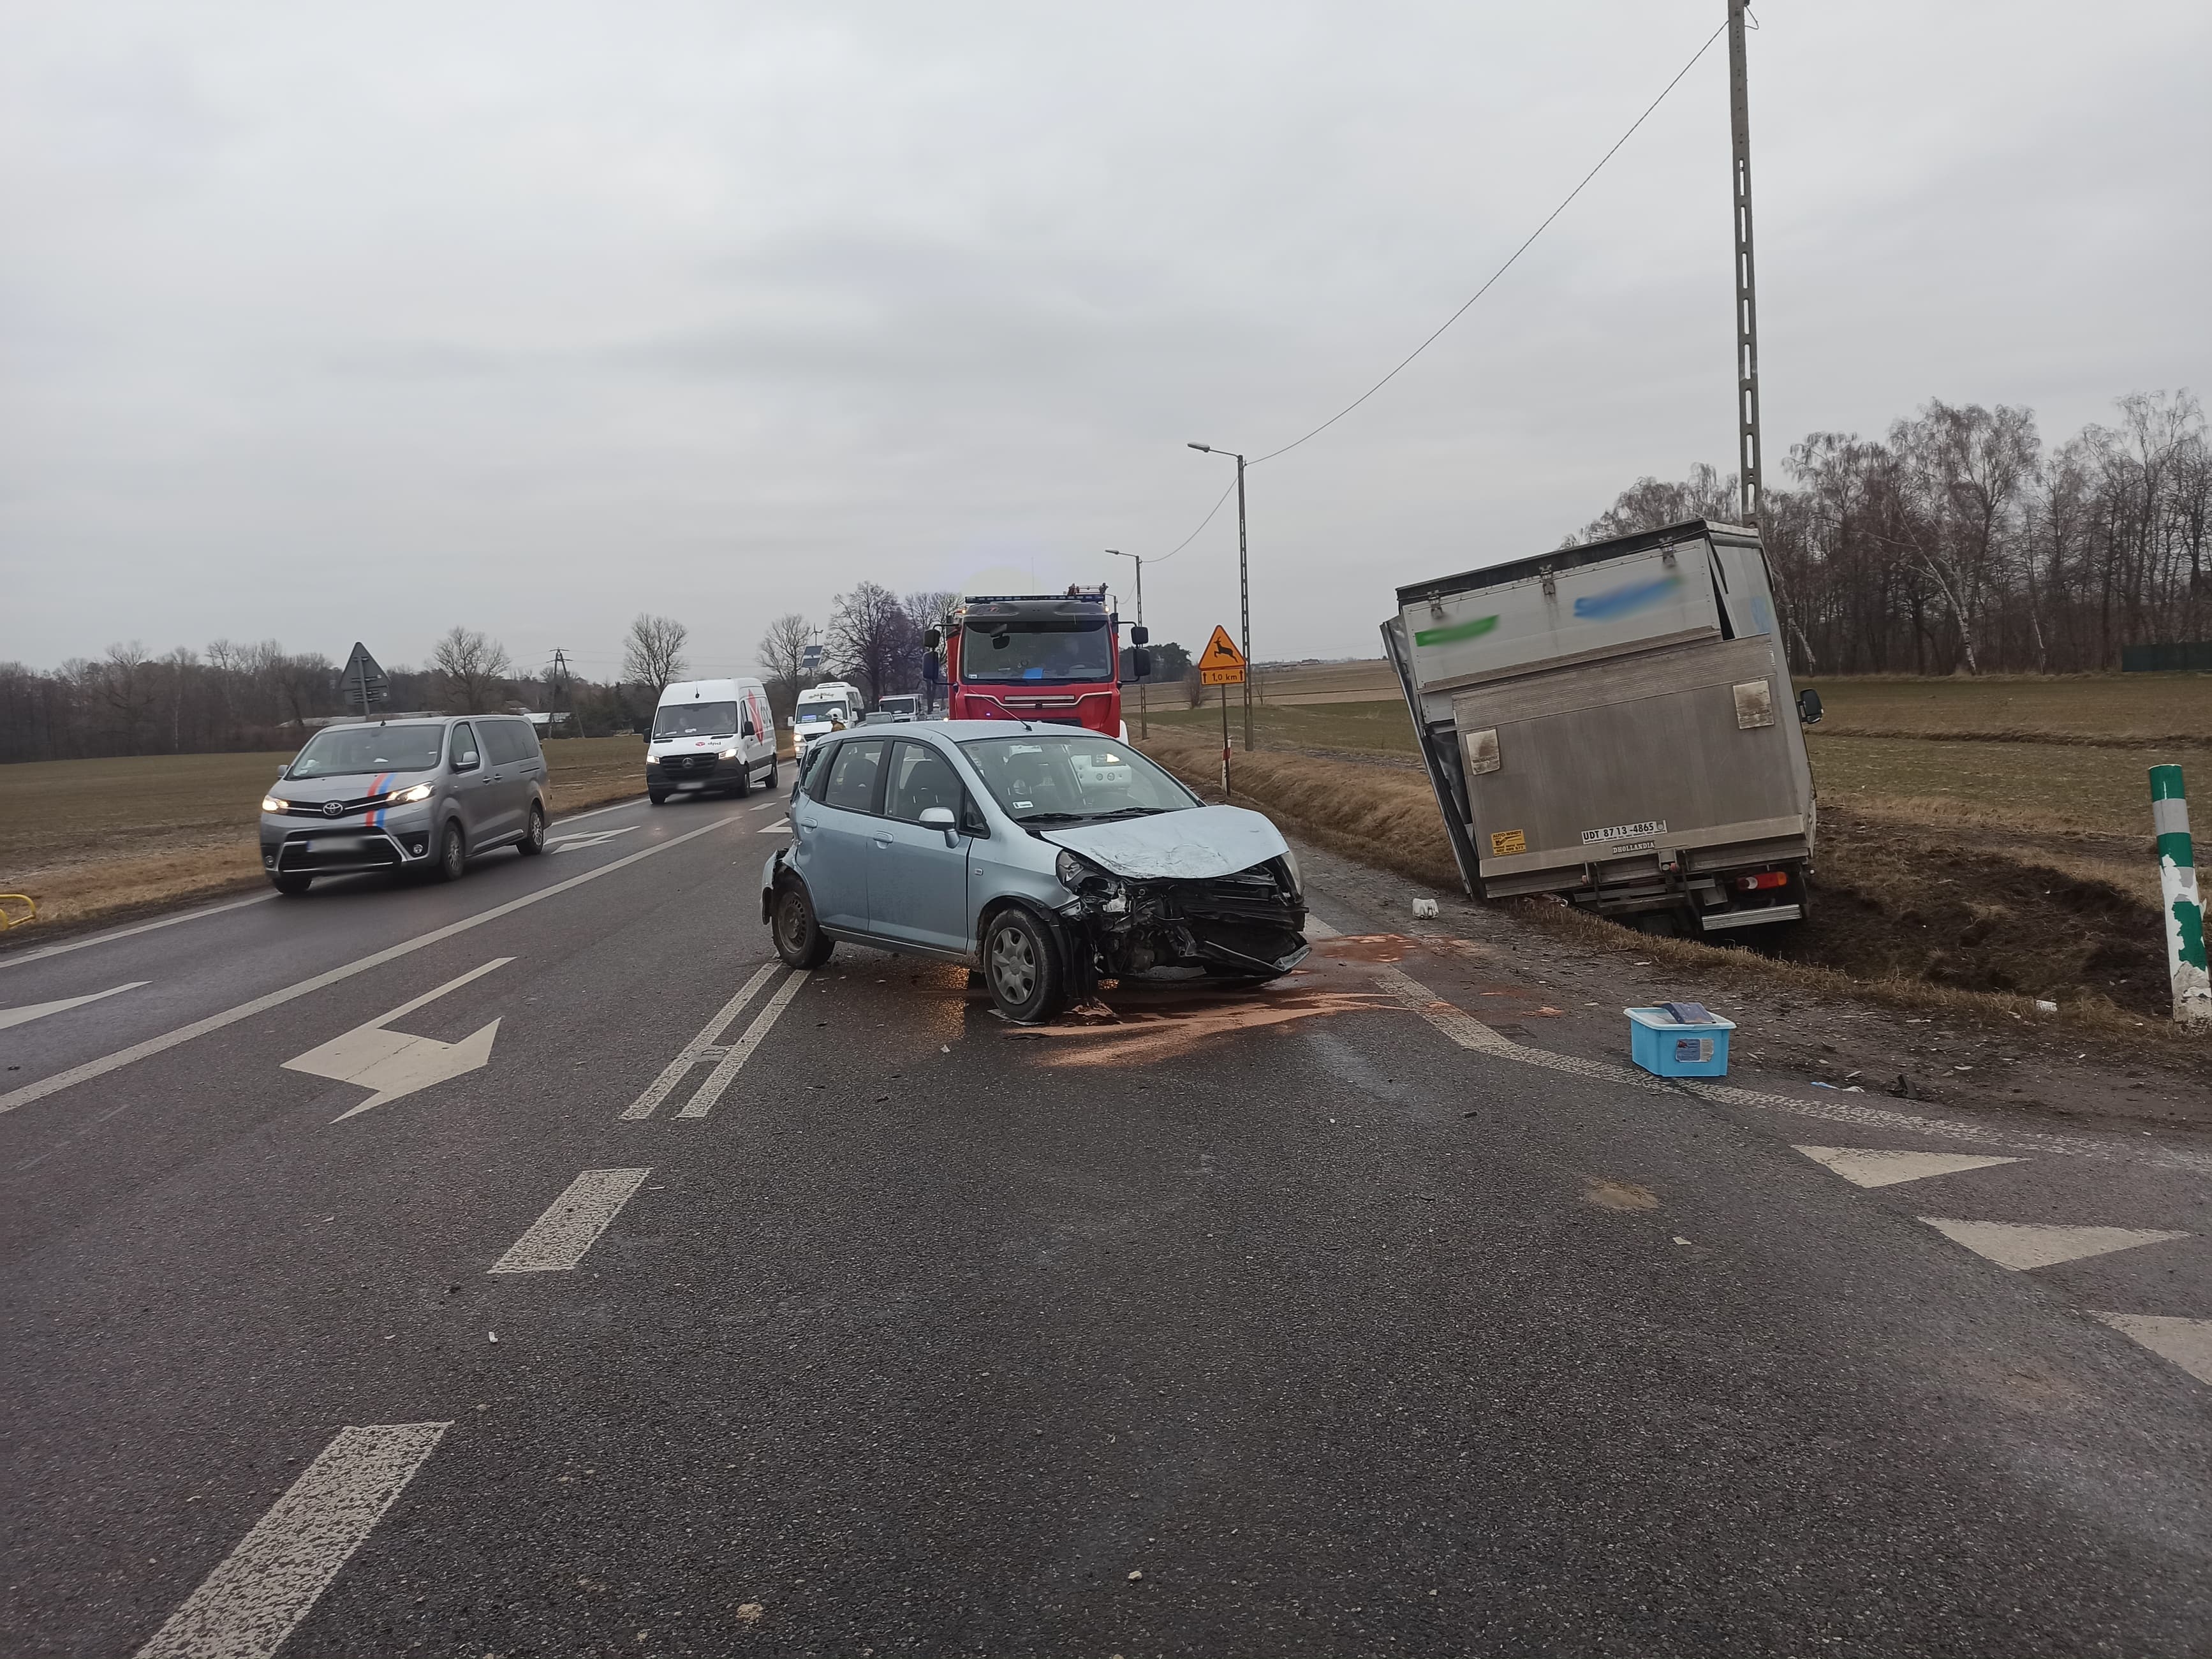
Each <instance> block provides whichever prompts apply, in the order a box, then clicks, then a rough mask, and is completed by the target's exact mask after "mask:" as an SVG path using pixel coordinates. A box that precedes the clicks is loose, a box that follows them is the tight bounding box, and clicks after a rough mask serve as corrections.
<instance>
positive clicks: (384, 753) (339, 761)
mask: <svg viewBox="0 0 2212 1659" xmlns="http://www.w3.org/2000/svg"><path fill="white" fill-rule="evenodd" d="M445 736H446V728H445V727H444V726H434V725H414V726H327V727H325V729H324V730H322V731H320V732H316V733H315V735H314V736H313V737H312V738H309V739H308V740H307V747H306V748H305V749H302V750H301V751H300V753H299V757H298V758H297V759H295V761H293V763H292V764H291V766H290V767H289V769H287V770H286V772H285V774H284V775H285V776H286V777H289V778H340V777H348V776H350V775H353V774H355V773H357V772H427V771H428V770H429V769H431V768H432V767H434V766H435V765H437V763H438V750H439V748H440V746H441V744H443V743H444V741H445Z"/></svg>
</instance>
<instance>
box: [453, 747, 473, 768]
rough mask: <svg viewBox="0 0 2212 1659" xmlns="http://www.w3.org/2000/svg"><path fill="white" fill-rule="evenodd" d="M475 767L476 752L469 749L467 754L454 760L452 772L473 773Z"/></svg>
mask: <svg viewBox="0 0 2212 1659" xmlns="http://www.w3.org/2000/svg"><path fill="white" fill-rule="evenodd" d="M476 765H477V751H476V750H473V749H471V750H469V751H468V753H466V754H465V755H462V756H459V757H456V758H455V760H454V762H453V770H455V771H456V772H473V771H474V770H476Z"/></svg>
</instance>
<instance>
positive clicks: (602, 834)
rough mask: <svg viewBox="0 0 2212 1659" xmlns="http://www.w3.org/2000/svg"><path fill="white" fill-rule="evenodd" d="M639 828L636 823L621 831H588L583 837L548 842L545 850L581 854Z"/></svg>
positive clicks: (626, 824) (568, 837) (626, 826)
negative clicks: (586, 849)
mask: <svg viewBox="0 0 2212 1659" xmlns="http://www.w3.org/2000/svg"><path fill="white" fill-rule="evenodd" d="M637 827H638V826H637V825H636V824H634V823H625V824H624V825H623V827H622V828H621V829H586V830H585V831H584V832H583V833H582V834H581V835H576V836H562V837H561V839H560V840H558V841H554V842H547V843H546V844H545V850H546V851H547V852H549V853H577V852H581V851H582V850H583V849H584V848H586V847H599V846H603V845H605V843H606V842H611V841H612V840H613V839H614V838H615V837H616V836H626V835H628V834H629V832H630V831H631V830H633V829H636V828H637Z"/></svg>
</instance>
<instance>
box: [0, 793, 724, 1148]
mask: <svg viewBox="0 0 2212 1659" xmlns="http://www.w3.org/2000/svg"><path fill="white" fill-rule="evenodd" d="M734 822H735V819H734V818H727V817H724V818H717V819H715V820H714V823H708V824H702V825H701V826H700V827H699V828H698V829H691V830H687V831H686V832H684V834H683V835H680V836H675V837H674V838H672V839H671V840H668V841H664V842H659V843H658V844H657V845H655V846H652V847H644V848H639V849H638V850H637V851H636V852H635V853H632V854H629V855H627V856H626V857H623V858H618V859H616V860H613V861H612V862H611V863H608V864H602V865H600V866H599V867H598V868H597V869H595V870H586V871H585V872H584V873H583V874H582V875H580V876H571V877H569V878H568V880H566V881H562V882H556V883H555V884H553V885H552V886H550V887H541V888H539V889H538V890H537V891H536V892H534V893H525V894H524V895H523V896H521V897H520V898H518V899H509V900H508V901H507V902H506V903H504V904H495V905H494V906H492V908H490V909H489V910H480V911H478V912H477V914H476V915H472V916H464V917H463V918H462V919H461V920H460V921H455V922H448V923H447V925H446V926H445V927H439V928H435V929H433V930H432V931H431V932H429V933H418V934H416V936H415V937H414V938H413V939H403V940H401V941H400V942H399V943H398V944H397V945H388V946H386V948H385V949H384V950H381V951H375V952H374V953H373V954H372V955H369V956H365V957H362V958H361V959H360V960H359V961H358V962H349V963H346V964H345V965H344V966H343V967H342V968H333V969H330V971H329V972H327V973H321V974H317V975H315V976H314V977H313V978H312V979H303V980H301V981H299V982H298V983H297V984H295V985H288V986H286V987H284V988H283V989H282V990H280V991H271V992H270V993H269V994H267V995H266V996H258V997H256V998H254V999H253V1000H252V1001H251V1002H241V1003H240V1004H239V1005H238V1006H236V1007H235V1008H226V1009H224V1010H223V1012H221V1013H219V1014H210V1015H209V1016H208V1017H207V1018H205V1019H198V1020H194V1021H193V1022H192V1023H191V1024H190V1025H180V1026H179V1027H178V1028H177V1029H176V1030H173V1031H165V1032H163V1033H162V1034H161V1036H153V1037H148V1038H147V1039H146V1040H145V1041H144V1042H134V1043H132V1044H131V1046H130V1047H129V1048H118V1049H117V1050H116V1051H115V1052H114V1053H113V1054H102V1055H101V1056H100V1058H99V1059H98V1060H87V1061H85V1063H84V1064H83V1065H82V1066H71V1067H70V1069H69V1070H68V1071H66V1072H57V1073H54V1075H53V1076H52V1077H49V1078H42V1079H40V1080H39V1081H38V1082H36V1083H27V1084H25V1085H23V1086H22V1087H21V1088H20V1089H17V1090H15V1091H14V1092H13V1093H11V1094H5V1095H0V1112H12V1111H14V1110H15V1109H16V1108H17V1107H18V1106H27V1105H29V1104H30V1103H32V1102H33V1101H34V1100H44V1099H45V1098H46V1097H47V1096H48V1095H51V1094H58V1093H59V1092H60V1091H62V1090H64V1089H68V1088H73V1087H75V1086H76V1085H77V1084H80V1083H84V1082H88V1081H89V1080H90V1079H94V1078H96V1077H105V1076H106V1074H107V1073H110V1072H112V1071H117V1070H119V1069H120V1068H121V1067H123V1066H129V1065H131V1064H132V1063H133V1062H134V1061H137V1060H144V1059H146V1058H148V1057H149V1055H153V1054H161V1053H163V1052H165V1051H166V1050H167V1049H170V1048H175V1047H177V1046H178V1044H179V1043H184V1042H191V1040H192V1039H193V1038H194V1037H201V1036H206V1035H207V1034H208V1033H209V1032H210V1031H220V1030H222V1028H223V1027H224V1026H226V1025H235V1024H237V1023H238V1022H239V1021H240V1020H241V1019H251V1018H253V1016H254V1015H256V1014H259V1013H266V1012H268V1011H269V1010H270V1009H271V1008H276V1007H281V1006H283V1005H284V1004H285V1003H288V1002H290V1001H291V1000H294V999H295V998H296V997H303V996H307V995H308V994H311V993H313V992H315V991H319V990H322V989H323V988H324V987H326V986H331V985H336V984H337V983H338V982H339V981H342V980H349V979H351V978H352V977H353V976H354V975H356V974H365V973H367V972H368V970H369V969H372V968H381V967H382V966H383V965H384V964H385V963H387V962H397V961H398V959H399V958H400V957H404V956H408V955H411V954H412V953H413V952H415V951H420V950H422V949H424V948H425V947H426V946H428V945H437V944H440V943H441V942H442V941H444V940H446V939H452V938H453V937H454V936H455V935H456V934H459V933H467V932H468V931H469V930H470V929H471V928H472V927H483V925H484V924H485V923H486V922H488V921H498V920H499V919H500V918H501V916H511V915H513V914H514V913H515V912H516V911H517V910H525V909H527V908H529V907H530V906H532V905H533V904H541V903H543V902H544V901H545V900H547V899H550V898H553V897H555V896H557V895H559V894H562V893H566V892H568V891H570V890H573V889H575V888H578V887H581V886H582V885H583V884H585V883H586V882H587V881H597V880H598V879H599V878H600V877H601V876H611V875H612V874H613V873H614V872H616V871H617V870H623V869H627V868H629V866H631V865H633V864H635V863H637V862H638V861H639V860H642V859H649V858H651V857H653V855H654V854H657V853H665V852H666V851H668V849H669V848H671V847H681V846H682V845H683V844H684V842H687V841H691V840H694V839H696V837H698V836H703V835H706V834H708V832H709V831H711V830H715V829H721V828H722V827H723V826H724V825H725V824H727V823H734Z"/></svg>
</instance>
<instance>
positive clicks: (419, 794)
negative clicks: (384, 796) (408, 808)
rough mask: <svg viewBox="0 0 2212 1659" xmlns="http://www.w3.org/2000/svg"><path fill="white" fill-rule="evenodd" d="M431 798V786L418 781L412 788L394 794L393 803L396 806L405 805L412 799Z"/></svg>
mask: <svg viewBox="0 0 2212 1659" xmlns="http://www.w3.org/2000/svg"><path fill="white" fill-rule="evenodd" d="M428 799H430V786H429V785H428V784H427V783H418V784H416V786H415V787H413V788H412V789H403V790H401V791H400V792H399V793H398V794H396V795H394V796H392V805H394V806H404V805H407V804H408V803H409V802H410V801H418V800H428Z"/></svg>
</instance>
